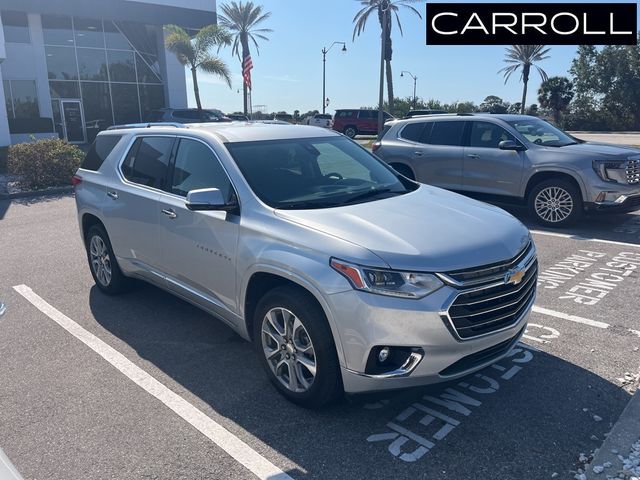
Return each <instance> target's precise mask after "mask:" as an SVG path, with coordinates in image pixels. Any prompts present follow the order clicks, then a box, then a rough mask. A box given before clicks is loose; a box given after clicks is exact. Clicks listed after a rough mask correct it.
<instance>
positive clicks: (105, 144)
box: [80, 135, 122, 172]
mask: <svg viewBox="0 0 640 480" xmlns="http://www.w3.org/2000/svg"><path fill="white" fill-rule="evenodd" d="M121 138H122V135H99V136H98V137H96V139H95V141H94V142H93V143H92V144H91V147H90V148H89V151H88V152H87V154H86V155H85V157H84V160H83V161H82V165H80V168H82V169H84V170H93V171H94V172H97V171H98V170H100V167H101V166H102V164H103V163H104V161H105V160H106V159H107V157H108V156H109V155H110V154H111V152H112V151H113V149H114V148H116V145H117V144H118V142H119V141H120V139H121Z"/></svg>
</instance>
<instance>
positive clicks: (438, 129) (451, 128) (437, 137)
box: [428, 121, 465, 146]
mask: <svg viewBox="0 0 640 480" xmlns="http://www.w3.org/2000/svg"><path fill="white" fill-rule="evenodd" d="M464 126H465V122H460V121H456V122H434V123H433V127H432V129H431V135H430V137H429V141H428V143H430V144H431V145H446V146H461V145H462V136H463V134H464Z"/></svg>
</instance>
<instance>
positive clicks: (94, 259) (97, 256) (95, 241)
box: [89, 235, 111, 287]
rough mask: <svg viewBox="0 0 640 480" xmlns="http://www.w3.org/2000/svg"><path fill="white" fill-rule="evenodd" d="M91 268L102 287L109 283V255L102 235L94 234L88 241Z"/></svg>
mask: <svg viewBox="0 0 640 480" xmlns="http://www.w3.org/2000/svg"><path fill="white" fill-rule="evenodd" d="M89 255H90V257H91V268H92V269H93V273H95V275H96V278H97V279H98V281H99V282H100V284H101V285H102V286H104V287H108V286H109V284H110V283H111V257H110V256H109V250H108V249H107V245H106V244H105V243H104V240H103V239H102V237H100V236H98V235H94V236H93V237H91V241H90V242H89Z"/></svg>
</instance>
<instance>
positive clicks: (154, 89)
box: [138, 84, 164, 122]
mask: <svg viewBox="0 0 640 480" xmlns="http://www.w3.org/2000/svg"><path fill="white" fill-rule="evenodd" d="M138 88H139V91H140V110H141V113H142V121H143V122H144V121H146V119H147V117H149V115H150V114H151V112H152V111H153V110H157V109H159V108H163V107H164V87H163V86H162V85H142V84H140V85H138Z"/></svg>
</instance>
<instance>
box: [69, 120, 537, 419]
mask: <svg viewBox="0 0 640 480" xmlns="http://www.w3.org/2000/svg"><path fill="white" fill-rule="evenodd" d="M74 183H75V185H76V202H77V208H78V220H79V222H80V229H81V232H82V239H83V241H84V243H85V245H86V250H87V256H88V260H89V265H90V267H91V273H92V275H93V277H94V279H95V282H96V284H97V286H98V287H99V288H100V290H102V291H103V292H105V293H107V294H115V293H119V292H122V291H124V290H126V289H127V288H129V287H130V286H131V279H134V278H135V279H142V280H145V281H148V282H151V283H153V284H154V285H157V286H158V287H160V288H163V289H165V290H167V291H168V292H171V293H173V294H175V295H177V296H178V297H180V298H182V299H184V300H186V301H188V302H191V303H193V304H194V305H196V306H198V307H200V308H202V309H204V310H205V311H207V312H210V313H211V314H214V315H215V316H217V317H218V318H221V319H222V320H223V321H224V322H226V323H227V324H228V325H229V326H230V327H231V328H233V329H234V330H236V331H237V332H238V333H239V334H240V335H241V336H242V337H244V338H245V339H247V340H252V341H253V342H254V344H255V346H256V350H257V352H258V355H259V357H260V359H261V362H262V364H263V365H264V367H265V371H266V372H267V375H268V376H269V378H270V380H271V382H272V383H273V384H274V385H275V387H276V388H277V389H278V390H279V391H280V392H282V393H283V394H284V395H285V396H286V397H287V398H289V399H290V400H292V401H293V402H296V403H298V404H301V405H305V406H310V407H313V406H319V405H322V404H324V403H326V402H329V401H330V400H332V399H334V398H336V397H338V396H340V395H341V394H342V392H343V391H346V392H348V393H358V392H365V391H372V390H385V389H395V388H401V387H409V386H415V385H424V384H428V383H434V382H440V381H444V380H450V379H454V378H457V377H460V376H463V375H467V374H468V373H470V372H474V371H476V370H478V369H480V368H483V367H485V366H487V365H489V364H491V363H492V362H494V361H496V360H497V359H500V358H502V357H503V356H505V355H507V353H508V352H509V351H510V349H511V348H512V347H513V345H514V344H515V343H516V342H517V341H518V340H519V339H520V337H521V336H522V334H523V333H524V330H525V326H526V323H527V318H528V315H529V311H530V309H531V307H532V305H533V302H534V299H535V294H536V276H537V261H536V252H535V246H534V244H533V242H532V241H531V238H530V236H529V232H528V230H527V229H526V227H524V226H523V225H522V224H521V223H520V222H519V221H518V220H516V219H515V218H513V217H512V216H511V215H509V214H507V213H506V212H504V211H503V210H501V209H499V208H496V207H493V206H490V205H487V204H484V203H480V202H477V201H475V200H471V199H468V198H466V197H463V196H460V195H458V194H455V193H451V192H447V191H446V190H441V189H439V188H435V187H431V186H426V185H421V184H418V183H415V182H413V181H411V180H408V179H407V178H405V177H403V176H402V175H399V174H397V172H395V171H394V170H393V169H392V168H390V167H389V166H387V165H386V164H385V163H384V162H382V161H380V160H379V159H378V158H376V157H375V156H374V155H372V154H371V153H369V152H368V151H367V150H365V149H364V148H362V147H360V146H359V145H358V144H356V143H354V142H353V141H352V140H350V139H348V138H347V137H345V136H343V135H341V134H338V133H336V132H332V131H330V130H326V129H323V128H318V127H307V126H285V125H268V124H259V123H256V124H226V125H216V126H211V125H204V124H203V125H193V126H188V127H180V126H164V127H161V126H150V127H149V128H122V129H115V130H109V131H106V132H103V133H101V134H100V135H99V136H98V137H97V140H96V142H95V143H94V145H93V146H92V148H91V150H90V151H89V153H88V154H87V157H86V159H85V161H84V163H83V165H82V167H81V168H80V169H79V170H78V172H77V175H76V176H75V178H74Z"/></svg>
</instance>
